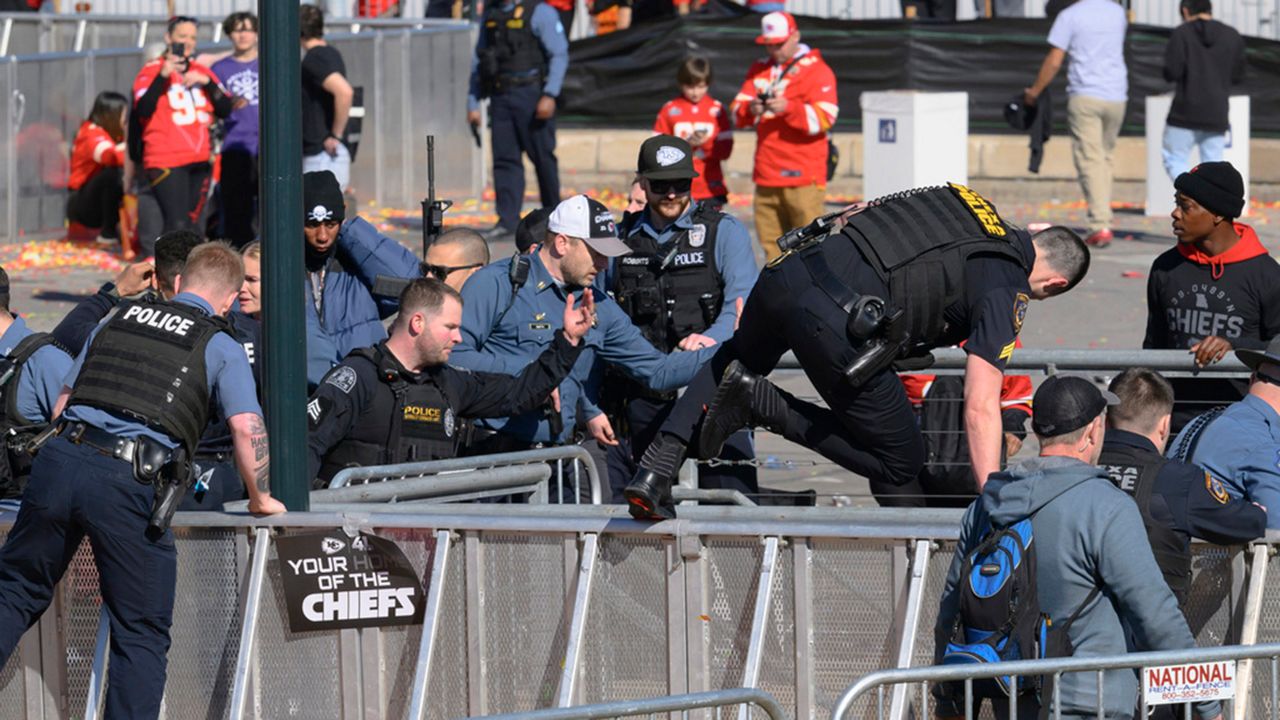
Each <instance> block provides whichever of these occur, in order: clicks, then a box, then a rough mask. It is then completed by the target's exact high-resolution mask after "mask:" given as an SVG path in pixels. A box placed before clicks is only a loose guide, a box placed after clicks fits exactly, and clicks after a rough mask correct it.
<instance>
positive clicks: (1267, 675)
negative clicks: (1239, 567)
mask: <svg viewBox="0 0 1280 720" xmlns="http://www.w3.org/2000/svg"><path fill="white" fill-rule="evenodd" d="M1266 588H1267V589H1266V591H1265V592H1264V593H1263V595H1262V608H1261V611H1260V612H1259V617H1258V644H1266V643H1274V642H1280V555H1272V556H1271V557H1270V559H1269V560H1268V561H1267V582H1266ZM1252 677H1253V690H1252V692H1251V695H1250V698H1249V713H1248V716H1249V717H1250V718H1269V717H1272V715H1271V713H1272V711H1273V708H1274V701H1273V699H1272V697H1271V662H1270V661H1267V660H1259V661H1256V662H1254V663H1253V675H1252Z"/></svg>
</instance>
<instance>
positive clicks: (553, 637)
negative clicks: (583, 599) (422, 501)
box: [482, 533, 578, 713]
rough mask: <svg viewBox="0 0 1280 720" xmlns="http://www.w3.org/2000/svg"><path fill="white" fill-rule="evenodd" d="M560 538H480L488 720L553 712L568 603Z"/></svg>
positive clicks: (507, 535)
mask: <svg viewBox="0 0 1280 720" xmlns="http://www.w3.org/2000/svg"><path fill="white" fill-rule="evenodd" d="M565 537H566V536H564V535H527V534H517V533H484V534H483V535H482V538H483V543H482V544H483V555H482V563H483V566H484V587H483V589H482V592H483V593H484V609H483V611H482V622H483V623H484V648H483V652H484V656H483V659H482V660H483V662H484V663H485V665H486V667H487V677H486V686H485V692H486V693H487V697H488V712H489V713H506V712H518V711H524V710H533V709H536V708H546V707H552V706H554V705H555V698H556V690H557V689H558V687H559V685H560V671H561V663H562V662H563V660H564V650H565V632H564V631H565V629H566V628H567V627H568V624H569V623H568V618H567V616H566V612H567V611H566V607H567V606H571V605H572V598H571V597H568V595H567V584H566V581H565V564H566V562H567V563H569V564H570V566H571V567H574V568H576V567H577V557H578V553H577V551H576V550H574V552H573V554H572V556H569V557H566V553H565V541H564V538H565Z"/></svg>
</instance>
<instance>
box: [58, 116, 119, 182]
mask: <svg viewBox="0 0 1280 720" xmlns="http://www.w3.org/2000/svg"><path fill="white" fill-rule="evenodd" d="M121 165H124V153H123V152H121V150H120V149H119V148H118V147H117V146H116V141H115V140H112V139H111V135H109V134H108V133H107V131H106V130H104V129H102V128H101V127H99V126H97V125H94V124H93V123H91V122H89V121H88V120H85V121H84V122H82V123H80V129H79V130H77V131H76V139H75V143H74V144H73V145H72V146H71V181H70V182H69V183H67V187H69V188H71V189H72V190H79V189H80V188H82V187H84V184H85V183H87V182H89V181H90V180H92V179H93V176H94V175H97V174H98V171H99V170H101V169H102V168H104V167H119V166H121Z"/></svg>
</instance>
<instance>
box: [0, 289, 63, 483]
mask: <svg viewBox="0 0 1280 720" xmlns="http://www.w3.org/2000/svg"><path fill="white" fill-rule="evenodd" d="M70 369H71V356H70V355H68V354H67V353H66V351H65V350H64V349H63V348H62V346H60V345H58V343H57V342H55V341H54V339H53V336H52V335H50V334H49V333H38V332H35V331H33V330H32V329H31V328H29V327H27V323H26V321H25V320H23V319H22V318H21V317H18V316H16V315H14V314H13V313H12V312H10V310H9V274H8V273H6V272H5V271H4V268H0V404H3V409H0V436H3V437H4V442H5V447H4V448H3V450H2V451H0V500H3V499H12V498H17V497H20V496H21V495H22V490H23V488H24V487H26V484H27V478H28V477H29V476H30V474H31V453H30V452H28V450H27V447H26V446H27V444H28V443H29V442H30V441H31V440H33V439H34V438H35V437H36V436H37V435H39V433H40V431H42V430H44V428H45V426H47V425H48V424H49V420H50V419H51V418H52V417H53V407H54V405H55V404H57V402H58V393H59V392H60V391H61V390H62V379H63V378H64V377H66V376H67V371H68V370H70Z"/></svg>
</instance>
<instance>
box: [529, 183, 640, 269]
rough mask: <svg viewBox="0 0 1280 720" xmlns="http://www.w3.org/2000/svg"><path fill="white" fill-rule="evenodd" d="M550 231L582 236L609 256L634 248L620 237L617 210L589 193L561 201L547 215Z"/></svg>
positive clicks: (587, 242)
mask: <svg viewBox="0 0 1280 720" xmlns="http://www.w3.org/2000/svg"><path fill="white" fill-rule="evenodd" d="M547 232H553V233H557V234H560V235H568V236H569V237H575V238H580V239H581V240H582V241H583V242H585V243H586V244H587V245H590V246H591V249H592V250H595V251H596V252H598V253H600V254H601V255H604V256H605V257H618V256H619V255H626V254H627V253H629V252H631V248H629V247H627V244H626V243H624V242H622V241H621V240H619V239H618V226H617V225H616V224H614V222H613V213H611V212H609V208H607V207H605V206H604V205H602V204H601V203H600V202H599V201H597V200H593V199H591V198H589V197H587V196H586V195H574V196H573V197H571V198H569V199H568V200H564V201H561V203H560V204H559V205H557V206H556V209H555V210H552V211H551V217H549V218H547Z"/></svg>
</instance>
